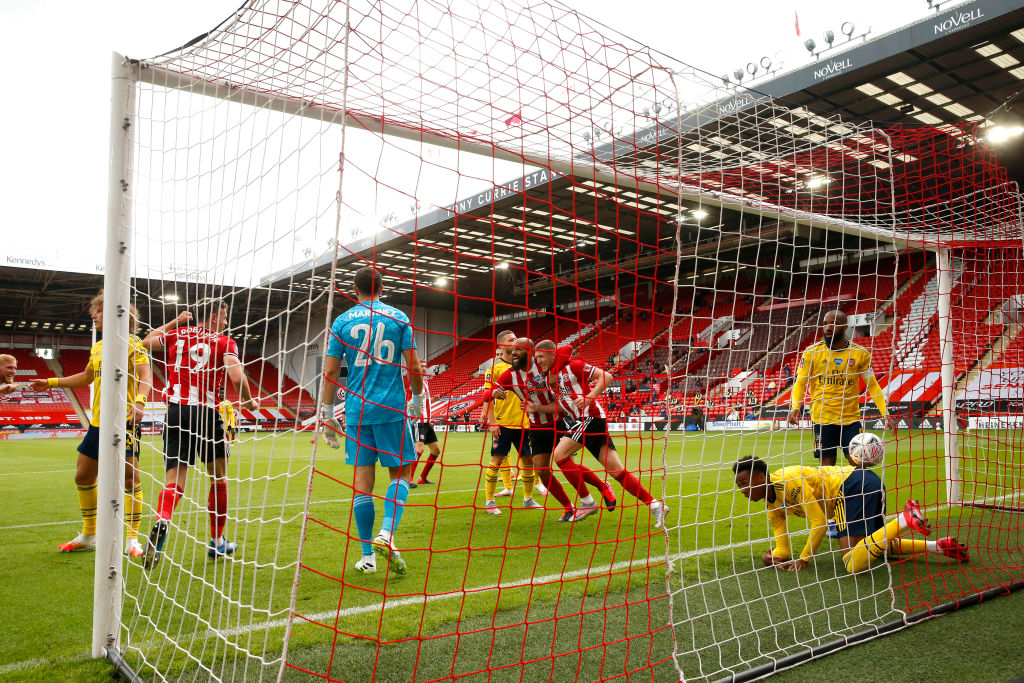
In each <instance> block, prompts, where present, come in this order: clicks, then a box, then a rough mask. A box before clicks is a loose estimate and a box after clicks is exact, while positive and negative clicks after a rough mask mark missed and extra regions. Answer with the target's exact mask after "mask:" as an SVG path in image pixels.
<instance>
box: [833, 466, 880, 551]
mask: <svg viewBox="0 0 1024 683" xmlns="http://www.w3.org/2000/svg"><path fill="white" fill-rule="evenodd" d="M835 517H836V529H838V530H839V536H870V535H871V534H873V533H875V532H876V531H878V530H879V529H881V528H882V527H883V526H885V486H883V485H882V480H881V479H879V477H878V475H877V474H875V473H874V472H872V471H871V470H865V469H860V468H857V469H855V470H854V471H853V472H851V473H850V476H848V477H847V478H846V480H845V481H844V482H843V491H842V493H840V494H839V500H838V501H836V509H835Z"/></svg>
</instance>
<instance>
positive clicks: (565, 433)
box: [559, 416, 615, 458]
mask: <svg viewBox="0 0 1024 683" xmlns="http://www.w3.org/2000/svg"><path fill="white" fill-rule="evenodd" d="M559 436H560V437H562V438H566V439H571V440H572V441H575V442H576V443H578V444H580V445H581V446H586V448H587V450H588V451H590V454H591V455H592V456H594V457H595V458H600V457H601V449H602V448H604V447H605V446H607V447H608V448H609V449H611V450H615V442H614V441H612V437H610V436H608V420H606V419H605V418H603V417H589V416H588V417H584V418H583V419H582V420H575V419H572V420H562V421H561V422H560V423H559Z"/></svg>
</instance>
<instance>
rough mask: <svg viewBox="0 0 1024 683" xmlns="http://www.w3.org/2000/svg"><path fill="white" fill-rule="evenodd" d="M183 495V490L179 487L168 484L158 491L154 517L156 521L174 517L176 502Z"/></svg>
mask: <svg viewBox="0 0 1024 683" xmlns="http://www.w3.org/2000/svg"><path fill="white" fill-rule="evenodd" d="M183 493H185V489H183V488H182V487H180V486H175V485H173V484H168V485H167V486H164V487H163V489H161V490H160V495H159V496H158V497H157V502H156V516H157V518H158V519H168V520H169V519H170V518H171V516H172V515H174V508H176V507H177V506H178V501H179V500H181V495H182V494H183Z"/></svg>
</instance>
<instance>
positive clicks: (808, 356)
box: [789, 311, 896, 465]
mask: <svg viewBox="0 0 1024 683" xmlns="http://www.w3.org/2000/svg"><path fill="white" fill-rule="evenodd" d="M821 332H822V339H821V341H819V342H817V343H816V344H812V345H811V346H809V347H807V349H806V350H805V351H804V353H803V356H801V358H800V364H799V367H798V368H797V373H796V382H795V383H794V384H793V403H792V406H791V410H790V413H789V423H790V424H791V425H796V424H797V423H798V421H799V420H800V415H801V414H802V412H803V404H804V399H805V397H809V398H808V399H807V403H809V404H810V409H811V428H812V430H813V431H814V457H815V458H818V459H820V460H821V464H822V465H835V464H836V450H837V449H838V448H839V447H842V449H843V453H844V454H845V455H847V457H849V453H848V452H847V448H848V447H849V445H850V439H852V438H853V437H854V436H856V435H857V434H859V433H860V432H862V431H863V430H864V427H863V425H862V424H861V421H860V382H861V381H862V380H863V381H864V383H865V384H866V385H867V390H868V396H870V397H871V400H872V401H874V403H875V406H876V407H877V408H878V410H879V412H880V413H881V414H882V417H883V418H884V419H885V420H886V422H887V423H888V424H889V428H890V429H891V430H893V431H895V429H896V426H895V423H894V422H893V420H892V418H891V417H889V411H888V407H887V406H886V403H885V394H883V393H882V388H881V387H880V386H878V381H877V380H876V379H875V374H874V373H873V372H872V371H871V354H870V353H869V352H868V350H867V349H865V348H864V347H863V346H860V345H859V344H854V343H853V342H851V341H850V340H848V339H847V338H846V314H845V313H843V312H842V311H829V312H828V313H826V314H825V318H824V319H823V321H822V326H821ZM851 464H853V463H851Z"/></svg>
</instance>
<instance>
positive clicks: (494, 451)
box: [491, 427, 532, 457]
mask: <svg viewBox="0 0 1024 683" xmlns="http://www.w3.org/2000/svg"><path fill="white" fill-rule="evenodd" d="M529 434H532V432H530V431H529V430H527V429H515V428H513V427H498V436H497V438H495V437H491V455H503V456H504V455H508V454H509V451H510V450H512V447H513V446H515V447H516V453H518V454H519V455H520V456H524V455H525V456H526V457H530V453H531V449H530V436H528V435H529Z"/></svg>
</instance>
